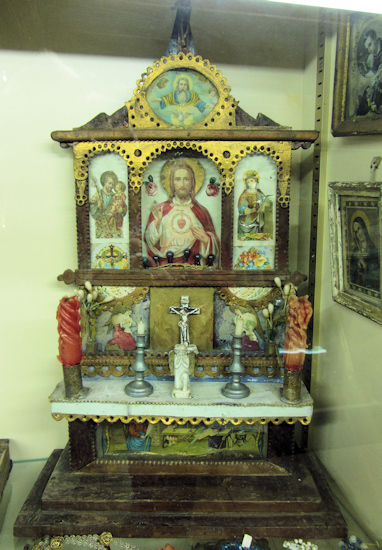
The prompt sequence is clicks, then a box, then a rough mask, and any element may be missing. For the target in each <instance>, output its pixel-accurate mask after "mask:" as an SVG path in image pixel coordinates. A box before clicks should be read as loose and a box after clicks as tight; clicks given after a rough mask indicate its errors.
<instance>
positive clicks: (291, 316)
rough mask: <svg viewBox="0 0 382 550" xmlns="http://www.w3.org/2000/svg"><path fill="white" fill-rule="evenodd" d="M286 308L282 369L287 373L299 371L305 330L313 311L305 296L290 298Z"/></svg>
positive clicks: (304, 346)
mask: <svg viewBox="0 0 382 550" xmlns="http://www.w3.org/2000/svg"><path fill="white" fill-rule="evenodd" d="M288 306H289V308H288V312H287V322H286V333H285V339H284V367H285V368H286V369H287V370H289V371H301V370H302V368H303V366H304V361H305V350H306V348H307V345H306V329H307V328H308V323H309V321H310V318H311V317H312V314H313V309H312V304H311V303H310V302H309V300H308V297H307V296H300V298H290V299H289V301H288Z"/></svg>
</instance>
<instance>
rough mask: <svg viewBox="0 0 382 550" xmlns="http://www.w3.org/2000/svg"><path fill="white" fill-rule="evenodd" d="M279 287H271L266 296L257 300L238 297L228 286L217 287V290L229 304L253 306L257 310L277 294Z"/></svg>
mask: <svg viewBox="0 0 382 550" xmlns="http://www.w3.org/2000/svg"><path fill="white" fill-rule="evenodd" d="M278 291H279V289H278V288H269V291H268V292H267V294H266V295H265V296H262V297H261V298H258V299H257V300H244V299H243V298H238V297H237V296H235V294H234V293H233V292H232V291H231V290H230V289H229V288H227V287H223V288H217V289H216V292H217V293H218V294H219V296H220V298H221V299H222V300H224V302H225V303H226V304H227V306H233V305H235V306H243V307H245V306H248V305H249V306H252V307H253V309H254V310H255V311H260V310H261V309H263V307H264V306H265V305H266V304H268V302H270V301H271V300H273V298H274V297H275V296H276V294H277V292H278Z"/></svg>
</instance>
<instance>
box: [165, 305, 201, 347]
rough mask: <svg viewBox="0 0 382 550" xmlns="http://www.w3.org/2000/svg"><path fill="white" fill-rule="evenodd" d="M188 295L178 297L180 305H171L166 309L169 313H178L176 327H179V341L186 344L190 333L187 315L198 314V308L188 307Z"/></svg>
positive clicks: (188, 343)
mask: <svg viewBox="0 0 382 550" xmlns="http://www.w3.org/2000/svg"><path fill="white" fill-rule="evenodd" d="M189 303H190V298H189V296H181V297H180V306H171V307H170V308H169V310H168V312H169V313H176V314H177V315H179V322H178V327H179V328H180V343H181V344H185V345H186V346H189V345H190V333H189V327H188V316H189V315H199V313H200V308H198V307H190V306H189Z"/></svg>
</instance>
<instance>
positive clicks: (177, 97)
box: [146, 70, 219, 126]
mask: <svg viewBox="0 0 382 550" xmlns="http://www.w3.org/2000/svg"><path fill="white" fill-rule="evenodd" d="M146 99H147V103H148V104H149V106H150V107H151V109H152V110H153V111H154V113H155V114H156V115H157V116H158V117H160V118H161V119H163V120H165V121H166V122H169V123H171V124H173V125H174V126H190V125H192V124H194V123H195V122H199V121H200V120H202V119H203V118H205V117H206V116H207V115H208V114H209V113H210V112H211V110H212V109H213V108H214V106H215V104H216V103H217V101H218V99H219V93H218V90H217V88H216V86H214V84H213V83H212V82H211V81H209V80H208V79H207V78H206V77H205V76H204V75H203V74H201V73H200V72H197V71H194V70H187V71H184V70H170V71H166V72H164V73H162V74H160V75H159V76H158V77H157V78H155V80H154V81H153V82H152V83H151V84H150V86H149V87H148V89H147V95H146Z"/></svg>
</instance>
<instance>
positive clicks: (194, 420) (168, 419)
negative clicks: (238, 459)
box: [52, 413, 312, 426]
mask: <svg viewBox="0 0 382 550" xmlns="http://www.w3.org/2000/svg"><path fill="white" fill-rule="evenodd" d="M52 417H53V418H54V420H57V421H60V420H63V419H65V420H67V421H68V422H73V421H74V420H81V421H82V422H88V421H89V420H93V422H96V423H97V424H99V423H100V422H104V421H106V422H111V423H114V422H117V421H118V420H120V421H121V422H123V423H124V424H128V423H129V422H137V423H142V422H146V421H147V422H149V423H150V424H158V422H162V423H163V424H165V425H166V426H169V425H170V424H178V425H179V426H183V425H184V424H186V423H187V422H190V424H192V425H193V426H195V425H197V424H201V423H203V424H205V425H206V426H210V425H211V424H213V423H214V422H217V423H218V424H220V425H221V426H225V425H226V424H228V423H231V424H233V425H234V426H238V425H239V424H242V423H243V422H244V423H245V424H248V425H249V426H252V425H253V424H256V422H258V423H259V424H262V425H264V424H269V423H270V422H271V423H272V424H276V425H279V424H282V423H283V422H286V423H287V424H295V423H296V422H301V424H303V425H304V426H307V425H308V424H310V422H311V420H312V417H311V416H305V417H303V418H299V417H291V416H286V417H274V418H271V417H267V418H260V417H258V418H209V417H207V418H206V417H189V418H175V417H173V416H164V417H159V416H107V415H83V414H61V413H52Z"/></svg>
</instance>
